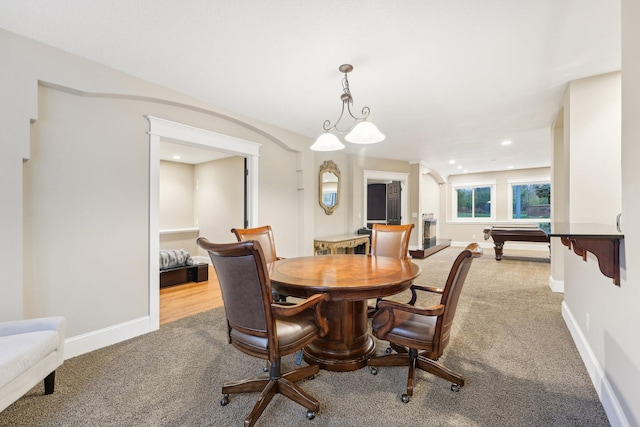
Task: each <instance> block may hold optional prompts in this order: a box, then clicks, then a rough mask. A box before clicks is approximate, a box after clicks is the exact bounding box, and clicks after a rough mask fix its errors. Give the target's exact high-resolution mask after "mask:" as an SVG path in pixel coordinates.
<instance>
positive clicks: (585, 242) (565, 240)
mask: <svg viewBox="0 0 640 427" xmlns="http://www.w3.org/2000/svg"><path fill="white" fill-rule="evenodd" d="M560 241H561V242H562V244H563V245H565V246H566V247H567V248H569V249H573V252H574V253H575V254H576V255H578V256H580V257H582V260H583V261H586V260H587V252H591V253H592V254H593V255H595V257H596V258H597V259H598V267H600V271H601V272H602V274H604V275H605V276H607V277H610V278H611V279H613V283H614V284H615V285H617V286H620V238H589V237H571V236H561V237H560Z"/></svg>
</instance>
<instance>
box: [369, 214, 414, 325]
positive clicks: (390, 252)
mask: <svg viewBox="0 0 640 427" xmlns="http://www.w3.org/2000/svg"><path fill="white" fill-rule="evenodd" d="M371 229H372V231H371V255H372V256H386V257H390V258H398V259H404V258H409V239H410V238H411V230H413V224H403V225H385V224H373V226H372V227H371ZM379 301H380V298H378V300H377V301H376V305H375V306H373V307H372V306H369V307H367V315H368V316H369V317H373V315H374V314H375V313H376V311H377V310H378V302H379Z"/></svg>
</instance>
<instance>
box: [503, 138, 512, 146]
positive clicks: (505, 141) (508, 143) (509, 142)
mask: <svg viewBox="0 0 640 427" xmlns="http://www.w3.org/2000/svg"><path fill="white" fill-rule="evenodd" d="M501 144H502V145H511V140H509V139H506V140H504V141H502V142H501Z"/></svg>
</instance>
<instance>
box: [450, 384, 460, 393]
mask: <svg viewBox="0 0 640 427" xmlns="http://www.w3.org/2000/svg"><path fill="white" fill-rule="evenodd" d="M451 391H455V392H456V393H457V392H459V391H460V386H459V385H458V384H451Z"/></svg>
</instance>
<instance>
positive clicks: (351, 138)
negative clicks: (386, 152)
mask: <svg viewBox="0 0 640 427" xmlns="http://www.w3.org/2000/svg"><path fill="white" fill-rule="evenodd" d="M338 69H339V70H340V72H341V73H344V77H343V78H342V92H343V93H342V95H340V100H341V101H342V111H341V112H340V117H338V120H336V122H335V124H333V125H332V124H331V121H329V120H325V122H324V124H323V125H322V127H323V128H324V133H323V134H322V135H320V136H319V137H318V139H316V142H315V143H314V144H313V145H312V146H311V149H312V150H314V151H336V150H342V149H343V148H345V146H344V144H343V143H342V142H340V140H339V139H338V137H337V136H335V135H334V134H333V133H331V132H330V131H334V132H337V133H340V134H345V133H346V135H345V137H344V139H345V140H346V141H347V142H351V143H353V144H374V143H376V142H380V141H383V140H384V135H383V134H382V133H381V132H380V131H379V130H378V128H377V127H376V125H374V124H373V123H371V122H370V121H368V120H367V118H368V117H369V114H370V113H371V111H370V110H369V107H364V108H363V109H362V117H356V116H354V115H353V113H352V112H351V105H352V104H353V97H352V96H351V90H349V79H348V78H347V74H348V73H350V72H351V71H353V66H352V65H350V64H343V65H341V66H340V67H339V68H338ZM345 109H346V111H347V113H348V114H349V116H351V118H352V119H353V120H354V122H353V123H352V124H351V126H349V127H348V128H345V129H344V130H341V129H339V128H338V124H339V123H340V120H342V117H343V116H344V113H345Z"/></svg>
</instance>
